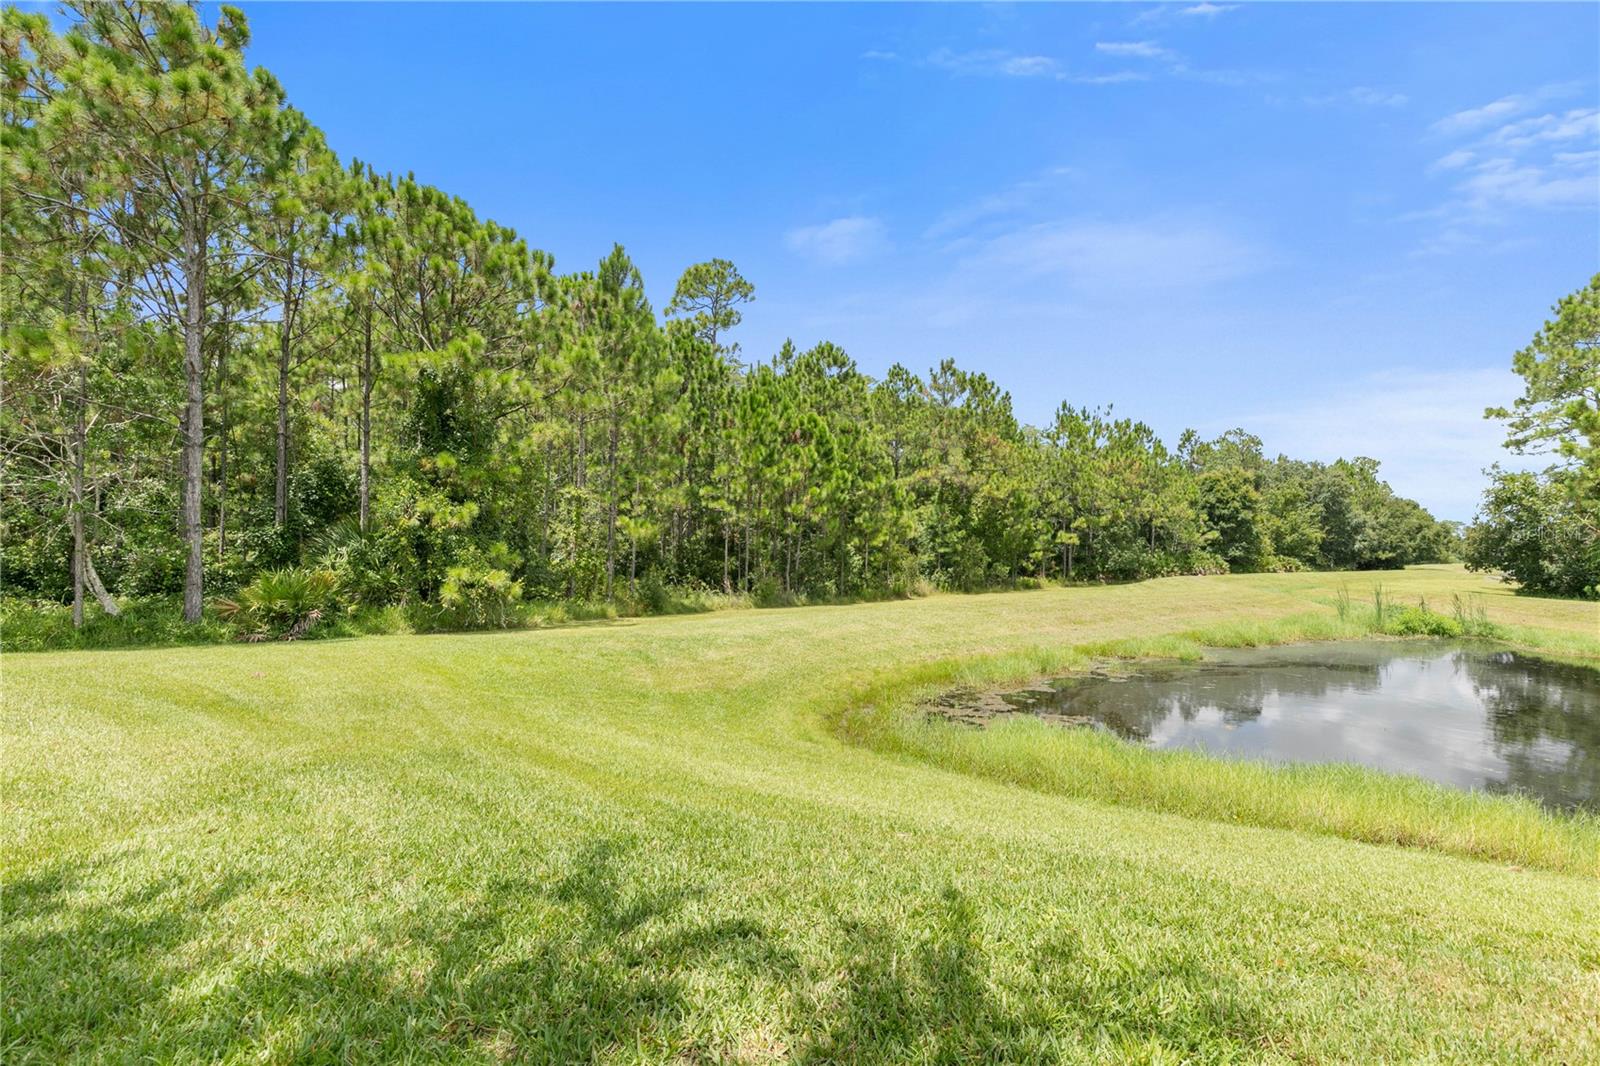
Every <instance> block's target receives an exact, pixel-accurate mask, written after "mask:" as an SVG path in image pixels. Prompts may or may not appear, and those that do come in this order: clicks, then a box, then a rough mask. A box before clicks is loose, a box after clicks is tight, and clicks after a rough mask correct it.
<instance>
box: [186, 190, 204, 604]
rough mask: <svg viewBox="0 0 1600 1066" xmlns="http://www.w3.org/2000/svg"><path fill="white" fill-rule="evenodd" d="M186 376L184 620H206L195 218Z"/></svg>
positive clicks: (189, 224)
mask: <svg viewBox="0 0 1600 1066" xmlns="http://www.w3.org/2000/svg"><path fill="white" fill-rule="evenodd" d="M184 229H185V233H184V280H185V283H186V289H185V292H184V315H183V319H184V321H183V376H184V384H185V386H186V388H185V392H186V395H185V403H184V411H183V506H182V509H181V510H182V515H183V537H184V540H185V541H187V542H188V546H189V552H188V560H187V563H186V565H185V567H184V573H183V620H184V621H186V622H198V621H200V613H201V610H202V608H203V606H204V599H203V597H204V595H205V565H206V563H205V543H204V540H203V537H202V534H201V531H200V482H201V477H202V475H203V474H204V469H203V468H202V466H201V463H202V460H203V459H204V457H205V363H204V360H203V359H202V353H201V342H202V340H203V339H204V337H205V329H206V306H205V301H206V258H205V257H206V250H205V245H204V244H203V242H202V239H201V236H200V233H199V229H198V226H197V224H196V222H195V221H194V219H193V218H192V217H191V218H189V219H186V220H185V224H184Z"/></svg>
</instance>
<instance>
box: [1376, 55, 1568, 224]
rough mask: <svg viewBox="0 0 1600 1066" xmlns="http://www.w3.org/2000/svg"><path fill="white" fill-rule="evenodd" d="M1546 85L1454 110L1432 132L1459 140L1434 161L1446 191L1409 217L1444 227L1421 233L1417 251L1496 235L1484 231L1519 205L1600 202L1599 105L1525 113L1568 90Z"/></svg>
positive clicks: (1433, 169)
mask: <svg viewBox="0 0 1600 1066" xmlns="http://www.w3.org/2000/svg"><path fill="white" fill-rule="evenodd" d="M1572 89H1573V86H1571V85H1565V84H1561V85H1546V86H1543V87H1541V88H1539V89H1535V90H1533V91H1531V92H1527V93H1517V94H1513V95H1511V96H1503V97H1501V98H1500V99H1498V100H1494V101H1492V102H1490V103H1488V104H1484V105H1482V106H1481V107H1475V108H1469V109H1467V110H1465V111H1457V112H1455V113H1454V114H1451V115H1447V116H1445V117H1444V118H1442V119H1440V120H1439V121H1438V122H1435V123H1434V124H1433V126H1432V127H1431V133H1432V134H1433V135H1434V136H1435V137H1448V138H1453V139H1456V140H1457V141H1458V146H1457V147H1455V148H1453V149H1452V150H1451V151H1449V152H1447V153H1446V154H1444V155H1442V156H1440V157H1439V158H1438V159H1436V160H1434V162H1433V164H1432V165H1431V166H1429V167H1428V171H1429V173H1431V174H1440V175H1443V174H1448V175H1449V176H1450V180H1451V181H1452V182H1453V184H1452V185H1451V187H1450V190H1449V193H1448V198H1447V199H1445V200H1444V202H1442V203H1441V204H1440V205H1439V206H1437V207H1435V208H1433V209H1431V210H1426V211H1414V212H1411V213H1410V215H1409V216H1408V217H1409V218H1411V219H1413V220H1421V219H1434V220H1439V221H1440V222H1441V223H1442V228H1441V229H1440V230H1439V231H1438V232H1436V233H1434V234H1432V235H1429V236H1426V237H1424V239H1423V242H1422V245H1421V247H1420V248H1419V254H1424V255H1429V254H1444V253H1452V252H1457V251H1460V250H1463V249H1465V248H1468V247H1472V246H1475V245H1476V246H1487V245H1492V244H1493V243H1494V242H1491V241H1489V240H1487V239H1486V238H1485V237H1484V236H1483V234H1484V233H1485V232H1486V231H1487V228H1488V227H1491V226H1494V225H1503V224H1505V223H1506V222H1508V221H1509V219H1510V217H1511V215H1512V213H1513V212H1516V211H1519V210H1558V209H1572V208H1589V209H1591V210H1594V209H1600V108H1594V107H1579V108H1571V109H1568V110H1565V111H1552V112H1548V113H1544V114H1528V113H1527V112H1528V111H1530V110H1532V109H1534V108H1536V107H1537V106H1538V105H1539V104H1540V102H1542V101H1544V100H1547V99H1549V98H1551V97H1557V96H1562V95H1565V94H1566V93H1568V92H1570V91H1572Z"/></svg>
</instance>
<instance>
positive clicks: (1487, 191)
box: [1457, 152, 1600, 209]
mask: <svg viewBox="0 0 1600 1066" xmlns="http://www.w3.org/2000/svg"><path fill="white" fill-rule="evenodd" d="M1597 158H1600V155H1597V153H1593V152H1576V153H1570V154H1569V153H1563V154H1562V155H1561V156H1559V157H1552V158H1551V159H1550V160H1549V161H1548V162H1545V163H1524V162H1518V161H1517V160H1515V159H1511V158H1505V157H1501V158H1497V159H1486V160H1484V161H1483V162H1482V163H1479V164H1477V165H1476V166H1475V167H1473V169H1472V173H1471V175H1470V176H1469V177H1467V178H1466V179H1465V180H1464V181H1462V182H1461V184H1460V185H1459V186H1457V191H1458V192H1460V193H1461V194H1462V195H1463V196H1464V197H1465V198H1466V202H1467V203H1468V204H1469V205H1470V206H1472V207H1474V208H1478V209H1489V208H1494V207H1499V206H1511V207H1583V206H1590V207H1594V206H1600V171H1597V169H1596V166H1595V163H1596V159H1597Z"/></svg>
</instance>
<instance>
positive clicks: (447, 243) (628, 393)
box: [0, 3, 1592, 633]
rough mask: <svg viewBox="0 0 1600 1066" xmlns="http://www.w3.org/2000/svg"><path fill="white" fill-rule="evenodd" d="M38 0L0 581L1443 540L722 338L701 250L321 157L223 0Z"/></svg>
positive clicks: (402, 603)
mask: <svg viewBox="0 0 1600 1066" xmlns="http://www.w3.org/2000/svg"><path fill="white" fill-rule="evenodd" d="M68 10H69V17H68V18H67V19H66V20H64V22H63V24H62V25H59V26H58V25H53V24H52V22H51V20H50V19H49V18H47V17H46V16H44V15H40V14H33V13H23V12H20V11H17V10H15V9H8V10H6V12H5V14H4V40H3V48H0V51H3V62H4V65H5V69H4V77H5V95H4V105H3V106H4V111H5V120H4V149H5V163H4V172H3V180H4V189H3V192H4V196H3V237H4V246H5V270H4V274H3V277H0V299H3V307H4V327H5V356H6V371H5V382H4V387H5V404H4V408H3V413H0V448H3V462H4V471H3V473H4V500H3V503H4V517H3V523H4V524H3V530H0V533H3V566H4V577H3V579H4V587H5V591H6V593H7V594H8V595H9V596H12V597H18V598H25V599H28V600H34V601H42V602H54V603H59V604H62V605H70V609H71V611H72V613H73V618H74V620H75V622H79V623H81V621H82V620H83V619H84V618H85V612H86V610H87V611H88V612H90V613H94V612H95V611H96V610H97V609H98V610H99V611H103V612H108V613H115V612H116V611H118V610H119V608H120V607H121V606H122V605H125V604H126V603H127V602H129V601H142V600H162V601H164V602H168V603H171V604H173V605H174V607H173V609H174V611H176V609H177V608H176V605H177V604H178V603H179V602H180V600H181V604H182V616H183V617H184V618H185V619H186V620H188V621H190V622H197V621H200V620H201V619H202V618H203V617H210V618H214V617H217V616H219V615H220V616H221V617H223V618H225V619H228V620H230V621H231V622H233V624H235V625H237V626H239V627H241V629H242V631H245V632H250V633H264V632H267V631H269V630H274V629H276V630H279V631H281V630H282V629H283V628H285V627H288V628H293V627H294V626H301V627H304V626H306V625H308V624H309V622H308V619H309V620H310V621H315V619H316V617H318V614H319V613H320V612H321V611H322V610H324V609H328V610H331V609H336V608H337V609H340V610H346V611H357V610H361V609H365V608H381V607H391V608H392V607H396V606H398V607H401V608H404V609H406V610H408V611H412V612H413V613H414V614H415V616H416V617H418V618H422V619H424V620H426V621H427V622H428V624H431V625H437V626H475V625H498V624H507V623H508V622H509V621H511V620H512V619H514V618H515V616H516V611H517V605H518V604H519V603H522V602H526V601H529V600H570V601H586V602H594V601H613V602H621V603H625V604H626V605H629V606H631V607H636V608H640V609H648V608H651V607H657V608H659V607H660V606H661V605H663V604H664V603H666V602H668V601H670V600H671V599H672V597H674V596H678V595H693V594H696V593H704V594H716V593H728V594H740V595H748V596H751V597H753V598H756V599H758V600H764V601H782V600H785V599H794V598H802V597H805V598H831V597H850V596H873V595H886V594H902V593H906V592H909V591H912V590H914V589H916V588H919V587H923V586H926V585H932V586H937V587H944V588H955V589H975V588H980V587H987V586H994V585H999V584H1006V583H1015V582H1018V581H1022V580H1067V581H1073V580H1125V579H1134V578H1141V577H1149V576H1153V575H1162V574H1184V573H1211V572H1223V571H1253V570H1280V569H1302V568H1340V569H1374V568H1387V567H1398V566H1403V565H1406V564H1408V563H1414V562H1421V561H1433V560H1442V559H1447V558H1452V557H1454V556H1455V555H1456V554H1457V553H1458V551H1459V544H1460V534H1459V531H1458V530H1457V529H1455V528H1454V527H1453V526H1451V525H1450V524H1448V523H1441V522H1438V521H1436V520H1435V519H1434V518H1433V517H1432V516H1430V515H1429V514H1428V513H1427V512H1426V511H1425V510H1424V509H1423V508H1422V507H1421V506H1419V505H1418V504H1416V503H1415V502H1413V501H1411V500H1408V499H1403V498H1401V497H1398V496H1397V495H1396V494H1395V493H1394V492H1393V491H1391V489H1390V488H1389V486H1388V485H1387V484H1385V483H1384V481H1383V480H1382V479H1381V477H1380V476H1379V470H1378V464H1377V463H1376V462H1374V461H1373V460H1370V459H1365V458H1354V459H1351V460H1348V461H1339V462H1334V463H1331V464H1324V463H1318V462H1306V461H1300V460H1294V459H1289V458H1285V457H1278V458H1270V457H1268V456H1266V455H1264V454H1263V451H1262V445H1261V442H1260V441H1259V440H1258V439H1257V438H1255V437H1253V436H1251V435H1249V434H1248V433H1246V432H1244V431H1242V430H1241V431H1233V432H1230V433H1227V434H1224V435H1223V436H1222V437H1220V438H1217V439H1214V440H1203V439H1200V438H1199V437H1198V436H1197V435H1196V434H1194V433H1192V432H1191V433H1186V434H1184V435H1183V437H1182V438H1181V439H1179V440H1178V441H1177V442H1176V443H1175V444H1174V445H1171V446H1169V445H1168V444H1166V443H1164V442H1163V441H1162V440H1161V439H1160V438H1159V437H1158V436H1157V435H1156V434H1155V433H1154V432H1153V431H1152V430H1151V428H1150V427H1149V426H1147V425H1145V424H1143V423H1141V422H1138V421H1136V420H1133V419H1130V418H1125V417H1122V416H1121V415H1120V414H1113V413H1112V412H1111V411H1110V410H1109V409H1099V408H1095V407H1092V406H1075V405H1074V404H1072V403H1064V404H1062V405H1061V407H1060V408H1059V410H1058V411H1057V413H1056V415H1055V417H1054V419H1053V420H1052V421H1051V422H1050V423H1049V424H1048V425H1045V426H1042V427H1034V426H1029V425H1024V424H1022V423H1020V422H1019V421H1018V419H1017V417H1016V415H1015V414H1014V412H1013V410H1012V406H1011V401H1010V397H1009V396H1008V394H1007V393H1006V392H1005V391H1004V390H1003V389H1002V388H1001V387H1000V386H999V385H998V384H997V383H996V382H994V381H992V380H991V379H990V378H988V377H987V376H985V375H984V374H982V373H977V372H973V371H971V370H967V369H963V368H961V367H958V366H956V365H955V364H954V363H953V362H951V361H949V360H944V361H938V360H936V359H935V360H930V361H932V362H935V363H936V365H934V366H933V367H932V369H930V370H929V371H927V372H926V373H925V374H918V373H915V372H913V371H912V370H908V369H906V368H904V367H901V366H898V365H897V366H894V367H892V368H890V369H889V371H888V372H887V373H886V374H885V375H884V376H883V377H882V378H881V379H875V378H873V377H871V376H869V375H867V374H865V373H863V372H862V371H861V370H860V369H859V368H858V366H857V364H856V363H855V361H854V360H853V359H852V358H851V357H850V356H849V355H848V354H847V353H846V352H844V351H843V350H841V349H840V348H839V347H837V346H836V345H834V344H830V343H827V342H821V343H817V344H815V345H813V346H810V347H801V346H798V345H795V344H792V343H791V344H785V345H784V346H783V348H782V350H780V351H778V352H776V353H773V354H771V355H770V356H765V355H756V354H754V353H746V352H743V351H741V349H740V347H739V345H738V343H737V342H736V341H735V340H734V337H735V334H736V329H737V327H738V325H739V323H740V317H741V308H742V307H743V306H744V305H745V304H746V303H747V302H749V301H751V300H753V299H755V297H756V290H755V287H754V286H753V285H752V284H751V283H750V282H749V281H747V280H746V279H745V278H744V277H743V276H741V274H740V273H739V271H738V269H737V268H736V267H735V266H734V265H733V264H732V263H730V262H727V261H725V260H720V259H716V260H712V261H710V262H705V263H699V264H695V265H693V266H690V267H689V268H688V269H687V270H685V271H684V273H683V276H682V277H681V278H680V279H679V280H678V282H677V285H676V289H675V292H674V295H673V297H672V299H671V300H670V302H669V303H667V305H666V306H665V307H664V308H663V309H662V313H661V314H659V315H658V313H657V311H656V309H655V308H653V307H652V306H651V304H650V302H649V301H648V300H647V299H646V297H645V290H644V284H643V281H642V279H641V277H640V274H639V271H638V269H637V268H636V267H635V266H634V264H633V263H632V261H631V260H630V259H629V257H628V255H627V253H626V252H625V251H624V249H623V248H622V247H621V246H617V247H614V248H613V249H612V250H611V251H610V252H609V253H608V254H606V255H605V257H604V258H602V259H601V260H600V261H599V262H598V263H597V264H596V265H595V267H594V268H593V269H591V270H582V271H578V272H574V273H561V272H558V271H557V269H556V266H555V264H554V262H553V260H552V258H551V257H550V256H549V255H547V254H545V253H543V252H541V251H538V250H536V249H534V248H532V247H530V246H529V245H528V244H527V243H526V242H525V241H524V240H523V238H521V237H520V236H518V235H517V234H516V233H514V232H513V231H511V230H510V229H508V228H506V227H504V226H501V225H498V224H496V223H494V222H492V221H488V220H485V219H482V218H480V217H479V216H478V215H477V214H476V213H475V212H474V211H473V209H472V208H471V207H470V206H469V205H468V204H467V203H465V202H464V201H463V200H461V199H459V198H457V197H454V196H451V195H450V194H448V193H447V192H444V191H442V190H439V189H436V188H432V187H430V186H427V185H425V184H422V183H420V182H418V181H416V180H415V179H414V178H413V177H411V176H409V175H408V176H398V177H397V176H392V175H387V174H380V173H377V172H376V171H374V170H373V169H372V168H370V167H368V166H365V165H363V164H361V163H359V162H350V163H343V162H341V161H340V160H339V159H338V157H337V156H336V155H335V154H334V152H333V151H332V150H330V148H329V147H328V146H327V145H326V143H325V142H324V139H323V137H322V136H321V134H320V133H319V131H318V130H317V129H316V127H315V126H313V125H312V124H311V123H310V122H309V121H308V119H307V118H306V117H305V116H304V115H302V114H300V113H299V112H298V111H296V110H295V109H293V108H292V107H291V106H289V104H288V103H287V100H286V97H285V93H284V91H283V89H282V87H281V86H280V85H279V84H278V83H277V82H276V81H275V80H274V79H273V77H272V76H271V75H270V74H269V73H267V72H266V71H264V70H261V69H256V70H253V71H252V70H250V69H248V68H247V66H246V63H245V59H244V53H243V50H244V48H245V46H246V43H247V41H248V30H247V27H246V22H245V19H244V17H243V16H242V15H241V14H240V13H239V12H238V11H237V10H235V9H232V8H227V7H224V8H222V9H221V11H220V15H219V17H218V19H217V21H216V23H215V24H214V25H208V24H206V23H205V22H204V21H203V20H202V19H201V18H200V16H199V15H198V14H197V12H196V10H195V9H192V8H190V7H186V6H181V5H166V4H140V3H107V4H94V5H86V6H83V7H80V8H76V9H68ZM1535 480H1536V481H1537V479H1535ZM1550 484H1553V483H1550ZM1515 485H1516V482H1515V481H1514V480H1502V481H1501V482H1500V483H1499V487H1498V488H1497V490H1496V491H1512V490H1514V488H1515ZM1546 486H1547V482H1538V483H1537V484H1536V485H1535V488H1536V489H1538V490H1539V491H1544V490H1545V487H1546ZM1550 491H1551V492H1557V493H1558V494H1559V493H1566V494H1565V495H1563V496H1562V497H1561V498H1562V499H1570V498H1575V497H1574V496H1573V494H1572V493H1569V492H1566V490H1565V489H1560V488H1557V489H1551V490H1550ZM1584 491H1586V490H1584ZM1552 506H1554V504H1552ZM1591 540H1592V535H1591ZM1470 542H1471V541H1470V538H1469V543H1470ZM1477 545H1478V547H1477V549H1476V550H1477V551H1478V553H1479V555H1480V557H1481V558H1480V561H1481V562H1483V564H1484V565H1492V564H1493V563H1494V559H1493V558H1491V556H1492V555H1493V552H1492V551H1491V549H1490V546H1489V538H1488V535H1487V534H1486V533H1485V534H1482V535H1478V536H1477ZM1587 587H1589V585H1588V584H1585V583H1580V584H1579V585H1578V586H1577V587H1576V588H1574V589H1573V590H1571V591H1578V592H1581V591H1583V589H1585V588H1587ZM96 605H98V606H96Z"/></svg>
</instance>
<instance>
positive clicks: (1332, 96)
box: [1304, 85, 1411, 107]
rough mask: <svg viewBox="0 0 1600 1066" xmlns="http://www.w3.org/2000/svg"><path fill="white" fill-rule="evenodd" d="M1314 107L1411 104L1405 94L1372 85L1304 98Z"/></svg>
mask: <svg viewBox="0 0 1600 1066" xmlns="http://www.w3.org/2000/svg"><path fill="white" fill-rule="evenodd" d="M1304 100H1305V102H1306V103H1307V104H1309V105H1311V106H1312V107H1330V106H1333V105H1337V104H1358V105H1360V106H1362V107H1404V106H1405V105H1406V104H1408V103H1410V102H1411V99H1410V97H1408V96H1406V94H1405V93H1399V92H1393V91H1391V90H1388V89H1374V88H1372V87H1371V86H1370V85H1357V86H1355V87H1353V88H1350V89H1345V90H1344V91H1343V92H1336V93H1325V94H1323V95H1321V96H1307V97H1304Z"/></svg>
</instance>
